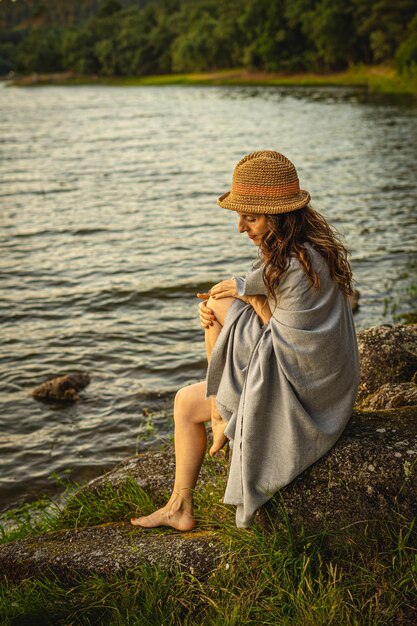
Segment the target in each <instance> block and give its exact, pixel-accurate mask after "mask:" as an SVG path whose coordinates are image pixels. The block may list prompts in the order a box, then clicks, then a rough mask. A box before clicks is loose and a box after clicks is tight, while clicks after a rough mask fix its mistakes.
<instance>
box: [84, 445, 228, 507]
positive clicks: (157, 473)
mask: <svg viewBox="0 0 417 626" xmlns="http://www.w3.org/2000/svg"><path fill="white" fill-rule="evenodd" d="M213 474H214V475H215V479H216V481H217V480H218V479H219V477H222V476H223V477H226V473H225V466H224V463H221V462H220V461H216V459H210V463H209V464H208V463H204V464H203V466H202V468H201V472H200V476H199V479H198V482H197V486H196V488H197V489H198V487H199V485H201V484H206V483H209V482H210V481H211V480H213ZM174 475H175V455H174V449H173V447H172V446H171V445H168V446H166V447H165V448H164V449H163V450H158V451H155V452H143V453H142V454H139V455H137V456H134V457H132V458H129V459H126V460H125V461H122V462H121V463H119V464H118V465H116V466H115V467H114V468H113V469H111V470H110V471H109V472H107V473H106V474H103V475H102V476H99V477H98V478H94V479H93V480H91V481H90V482H89V483H88V485H87V486H86V488H85V489H86V490H93V491H95V492H97V491H99V490H100V489H101V488H102V487H104V486H105V485H106V484H108V483H110V484H111V485H113V487H116V488H117V487H118V486H119V485H121V484H122V483H123V482H124V481H126V479H128V478H134V480H135V481H136V483H137V484H138V485H139V486H140V487H142V489H144V491H146V492H147V493H148V494H149V495H150V496H151V498H152V499H153V500H154V502H155V503H156V504H158V505H160V504H165V502H166V500H167V498H168V497H169V495H170V494H171V491H172V487H173V486H174Z"/></svg>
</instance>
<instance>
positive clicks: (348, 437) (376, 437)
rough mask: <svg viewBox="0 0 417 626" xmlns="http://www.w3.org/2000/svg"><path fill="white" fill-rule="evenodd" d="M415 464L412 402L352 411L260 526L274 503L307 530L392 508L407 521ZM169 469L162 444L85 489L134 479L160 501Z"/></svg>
mask: <svg viewBox="0 0 417 626" xmlns="http://www.w3.org/2000/svg"><path fill="white" fill-rule="evenodd" d="M416 470H417V407H407V408H405V409H393V410H381V411H359V410H357V411H355V412H354V415H353V417H352V419H351V421H350V423H349V424H348V427H347V428H346V430H345V432H344V433H343V434H342V436H341V438H340V439H339V441H338V442H337V443H336V445H335V446H334V447H333V448H332V450H330V452H329V453H328V454H326V455H325V456H324V457H322V459H320V460H319V461H317V462H316V463H315V464H314V465H312V466H311V467H310V468H308V469H307V470H305V471H304V472H303V473H302V474H301V475H300V476H299V477H298V478H296V479H295V480H294V481H293V482H292V483H291V484H290V485H288V486H287V487H285V488H284V489H282V490H281V491H280V492H279V494H278V496H277V497H275V498H274V499H273V500H272V502H271V503H270V504H269V505H267V506H266V507H264V510H263V511H262V512H261V514H260V515H259V518H260V519H261V520H262V523H263V524H266V520H267V517H268V515H269V514H271V511H273V510H274V511H275V513H273V514H272V517H273V518H274V519H275V521H274V522H273V523H275V522H276V523H277V524H279V523H281V521H282V517H281V515H280V514H279V512H278V511H277V504H278V503H279V502H281V503H282V504H284V506H285V508H286V509H287V512H288V514H289V516H290V519H291V521H292V522H293V524H294V526H295V527H297V528H300V527H301V526H303V527H304V528H305V529H306V531H308V532H312V533H314V532H319V531H320V530H322V529H323V528H324V527H325V526H326V527H328V528H340V526H341V525H342V526H343V525H344V524H351V523H353V524H354V523H356V522H358V521H359V520H363V519H375V518H381V519H384V518H388V517H389V516H390V514H391V513H392V511H393V508H395V506H398V507H399V508H400V509H401V512H402V515H403V516H404V519H408V520H411V519H412V517H413V516H415V515H416V514H417V477H416ZM214 471H215V473H216V475H215V479H216V481H218V480H219V479H220V480H224V482H225V481H226V475H225V470H224V468H223V466H222V465H221V464H220V463H219V464H218V466H216V465H215V466H214ZM173 472H174V458H173V451H172V450H170V449H168V448H167V449H166V450H165V451H161V452H155V453H153V452H146V453H144V454H142V455H139V456H137V457H133V458H131V459H128V460H127V461H125V462H123V463H121V464H119V465H118V466H117V467H116V468H114V470H112V471H110V472H108V473H107V474H105V475H104V476H103V477H100V478H98V479H96V480H93V481H91V483H89V487H88V488H89V489H94V490H97V489H98V490H99V489H100V487H101V486H103V485H104V484H105V482H106V481H109V482H110V483H111V484H113V485H114V486H116V487H117V486H118V485H119V484H121V483H122V482H123V481H124V480H126V479H127V478H128V477H134V478H135V480H136V481H137V483H138V484H139V485H141V486H142V487H144V488H145V490H146V491H148V492H149V493H150V494H151V495H152V497H154V498H155V500H156V502H158V504H159V503H162V502H163V501H164V500H165V497H166V492H167V487H168V488H169V489H170V488H171V486H172V482H173ZM199 480H200V485H201V484H207V483H209V482H210V481H213V468H210V471H209V470H208V469H207V468H206V464H204V465H203V470H202V473H201V476H200V479H199ZM198 487H199V485H198V484H197V490H198Z"/></svg>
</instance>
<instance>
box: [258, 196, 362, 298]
mask: <svg viewBox="0 0 417 626" xmlns="http://www.w3.org/2000/svg"><path fill="white" fill-rule="evenodd" d="M266 218H267V225H268V231H267V232H266V234H265V235H264V236H263V238H262V241H261V244H260V247H259V253H260V256H261V258H262V261H263V263H264V282H265V285H266V286H267V289H268V291H269V293H270V294H271V295H272V296H273V297H274V299H275V301H276V295H275V291H276V288H277V286H278V283H279V281H280V279H281V277H282V276H283V274H284V273H285V272H286V270H287V269H288V267H289V263H290V256H296V257H297V258H298V260H299V262H300V264H301V266H302V268H303V269H304V271H305V273H306V274H307V277H308V279H309V281H310V283H311V285H312V286H313V288H315V289H318V288H319V287H320V277H319V275H318V274H317V272H315V271H314V269H313V267H312V259H311V255H310V254H309V252H308V250H307V248H305V246H303V243H304V242H306V241H308V242H309V243H310V244H311V246H312V247H313V248H315V249H316V250H317V251H318V252H319V253H320V254H321V255H322V256H323V257H324V259H325V260H326V262H327V265H328V268H329V273H330V277H331V278H332V280H334V281H335V282H336V283H337V284H338V285H339V287H340V289H341V290H342V291H343V292H344V293H345V294H346V295H350V294H351V293H352V290H353V289H352V270H351V268H350V264H349V261H348V255H349V254H350V251H349V250H347V249H346V248H345V246H344V245H343V243H342V242H341V241H340V239H339V235H338V233H337V231H336V229H335V228H333V227H332V226H330V225H329V224H328V223H327V221H326V219H325V218H324V217H323V216H322V215H320V213H318V212H317V211H316V210H315V209H313V208H312V207H311V206H310V205H307V206H306V207H304V208H303V209H298V210H297V211H291V212H289V213H278V214H275V215H267V216H266Z"/></svg>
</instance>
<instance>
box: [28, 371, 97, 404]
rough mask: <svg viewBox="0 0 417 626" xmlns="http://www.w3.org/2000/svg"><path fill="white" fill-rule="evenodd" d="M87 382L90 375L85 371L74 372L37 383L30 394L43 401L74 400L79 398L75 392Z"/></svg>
mask: <svg viewBox="0 0 417 626" xmlns="http://www.w3.org/2000/svg"><path fill="white" fill-rule="evenodd" d="M89 383H90V376H89V375H88V374H87V373H86V372H74V373H72V374H67V375H65V376H58V377H57V378H53V379H52V380H48V381H47V382H46V383H43V384H42V385H39V387H36V389H34V390H33V391H32V396H33V397H34V398H35V400H42V401H44V402H76V401H77V400H79V399H80V397H79V395H78V393H77V392H78V391H81V390H82V389H84V388H85V387H87V385H88V384H89Z"/></svg>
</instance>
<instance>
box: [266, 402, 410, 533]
mask: <svg viewBox="0 0 417 626" xmlns="http://www.w3.org/2000/svg"><path fill="white" fill-rule="evenodd" d="M282 510H285V511H286V515H287V516H288V519H289V521H290V523H291V525H292V527H293V529H294V530H295V531H297V530H298V531H300V529H301V528H304V532H306V533H307V534H310V533H311V534H314V533H320V532H322V531H323V530H324V529H326V530H327V531H329V532H330V533H332V532H335V533H337V534H339V535H340V536H341V537H342V541H343V542H345V541H353V538H354V537H355V535H356V533H359V532H360V529H362V530H363V529H364V526H365V525H366V524H368V523H369V524H372V523H375V524H377V525H381V528H382V522H383V520H387V521H388V520H391V521H392V520H393V517H395V515H396V514H398V516H399V518H401V521H402V523H404V524H411V523H412V521H413V519H414V518H415V516H416V515H417V408H416V407H407V408H405V409H395V410H384V411H374V412H370V411H369V412H368V411H367V412H362V411H355V412H354V414H353V417H352V419H351V421H350V422H349V424H348V427H347V428H346V430H345V431H344V433H343V434H342V436H341V437H340V439H339V441H338V442H337V443H336V445H335V446H334V447H333V448H332V449H331V450H330V451H329V452H328V453H327V454H326V455H325V456H324V457H323V458H322V459H320V460H319V461H317V462H316V463H314V465H312V466H311V467H309V468H308V469H307V470H305V471H304V472H303V473H302V474H300V476H298V477H297V478H296V479H295V480H294V481H293V482H292V483H291V484H290V485H288V486H287V487H285V488H284V489H282V490H281V491H280V492H279V493H278V494H277V495H276V496H275V497H274V498H272V500H271V501H269V502H268V503H267V504H266V505H265V506H264V507H262V509H261V510H260V511H259V512H258V517H259V520H260V522H261V524H262V525H264V526H266V527H268V528H270V527H271V526H275V527H280V526H284V527H285V523H283V516H282Z"/></svg>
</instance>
